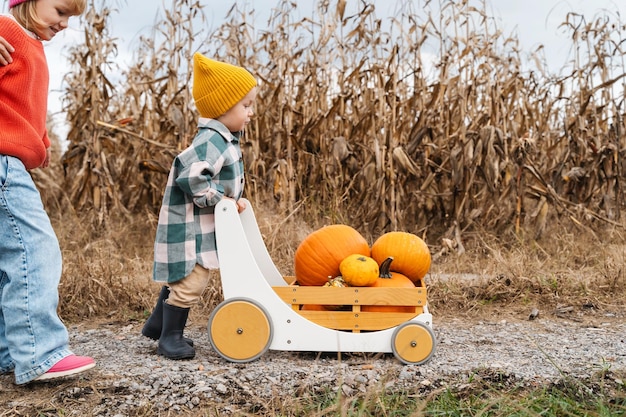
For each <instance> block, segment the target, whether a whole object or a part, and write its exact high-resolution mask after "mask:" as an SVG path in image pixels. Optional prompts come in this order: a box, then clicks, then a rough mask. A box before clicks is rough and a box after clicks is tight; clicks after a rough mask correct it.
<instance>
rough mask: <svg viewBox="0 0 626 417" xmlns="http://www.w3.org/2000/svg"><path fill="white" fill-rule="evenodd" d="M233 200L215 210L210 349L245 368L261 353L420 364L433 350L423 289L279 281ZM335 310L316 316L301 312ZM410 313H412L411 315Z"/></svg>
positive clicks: (252, 225) (248, 215)
mask: <svg viewBox="0 0 626 417" xmlns="http://www.w3.org/2000/svg"><path fill="white" fill-rule="evenodd" d="M246 204H247V208H246V210H244V211H243V212H242V213H238V212H237V207H236V205H235V203H234V202H233V201H230V200H223V201H221V202H220V203H219V204H218V205H217V207H216V211H215V227H216V235H217V247H218V256H219V260H220V274H221V281H222V288H223V295H224V301H223V302H221V303H220V304H219V305H218V306H217V307H216V308H215V309H214V310H213V311H212V313H211V315H210V317H209V322H208V335H209V341H210V343H211V346H212V347H213V348H214V349H215V351H216V352H217V353H218V354H219V355H220V356H222V357H223V358H224V359H226V360H228V361H231V362H240V363H244V362H250V361H253V360H255V359H257V358H259V357H260V356H261V355H263V354H264V353H265V352H266V351H267V350H269V349H271V350H278V351H309V352H353V353H354V352H382V353H391V352H393V354H394V355H395V357H396V358H397V359H398V360H399V361H401V362H402V363H405V364H416V365H419V364H423V363H425V362H427V361H428V360H429V359H430V358H431V357H432V355H433V354H434V351H435V346H436V340H435V335H434V333H433V331H432V315H431V314H430V313H429V312H428V305H427V297H426V287H425V285H424V284H423V282H422V283H421V284H418V285H416V288H372V287H342V288H338V287H307V286H298V285H295V284H294V282H295V277H289V276H285V277H284V276H283V275H281V273H280V272H279V271H278V269H277V268H276V266H275V264H274V262H273V261H272V259H271V258H270V255H269V253H268V251H267V247H266V246H265V243H264V241H263V237H262V235H261V232H260V230H259V226H258V224H257V221H256V217H255V215H254V211H253V208H252V205H251V204H250V202H249V201H246ZM311 305H324V306H336V308H337V309H332V310H328V309H321V311H315V310H307V309H306V308H305V309H303V306H311ZM367 305H377V306H405V307H406V306H410V307H411V312H410V313H409V312H403V313H400V312H364V311H361V307H362V306H367ZM413 308H414V311H413Z"/></svg>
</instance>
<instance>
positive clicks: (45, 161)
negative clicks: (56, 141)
mask: <svg viewBox="0 0 626 417" xmlns="http://www.w3.org/2000/svg"><path fill="white" fill-rule="evenodd" d="M49 165H50V148H48V149H46V159H44V160H43V163H42V164H41V168H48V166H49Z"/></svg>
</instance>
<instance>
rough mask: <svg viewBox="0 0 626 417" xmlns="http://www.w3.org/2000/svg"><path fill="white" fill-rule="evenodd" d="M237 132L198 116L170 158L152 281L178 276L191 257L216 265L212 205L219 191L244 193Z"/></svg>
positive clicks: (189, 264)
mask: <svg viewBox="0 0 626 417" xmlns="http://www.w3.org/2000/svg"><path fill="white" fill-rule="evenodd" d="M240 136H241V132H239V133H234V134H233V133H231V132H229V131H228V129H227V128H226V126H224V125H223V124H222V123H220V122H218V121H217V120H214V119H205V118H201V119H200V121H199V123H198V133H197V134H196V137H195V138H194V140H193V143H192V144H191V146H189V148H187V149H185V150H184V151H183V152H182V153H180V154H179V155H178V156H177V157H176V158H175V159H174V162H173V163H172V168H171V169H170V173H169V176H168V179H167V185H166V188H165V193H164V195H163V203H162V205H161V211H160V213H159V223H158V226H157V232H156V239H155V244H154V275H153V278H154V280H155V281H166V282H170V283H171V282H176V281H179V280H181V279H183V278H185V277H186V276H187V275H189V274H190V273H191V271H192V269H193V268H194V266H195V265H196V263H198V264H200V265H201V266H203V267H205V268H208V269H217V268H219V261H218V259H217V246H216V242H215V216H214V210H215V205H216V204H217V203H218V202H219V201H220V200H221V199H222V197H224V196H227V197H232V198H234V199H239V198H240V197H241V195H242V193H243V187H244V173H243V159H242V154H241V147H240V145H239V138H240Z"/></svg>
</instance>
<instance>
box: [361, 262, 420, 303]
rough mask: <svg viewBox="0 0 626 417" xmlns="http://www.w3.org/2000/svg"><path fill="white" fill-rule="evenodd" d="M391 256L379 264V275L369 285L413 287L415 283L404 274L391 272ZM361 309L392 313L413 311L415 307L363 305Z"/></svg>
mask: <svg viewBox="0 0 626 417" xmlns="http://www.w3.org/2000/svg"><path fill="white" fill-rule="evenodd" d="M392 261H393V258H392V257H389V258H387V259H385V260H384V261H383V262H382V264H381V265H380V276H379V277H378V278H377V279H376V281H375V282H374V284H373V285H371V287H398V288H415V284H413V281H411V280H410V279H409V278H407V277H406V276H404V275H402V274H400V273H398V272H391V271H390V270H389V269H390V264H391V263H392ZM361 311H370V312H371V311H374V312H392V313H413V312H415V307H411V306H406V307H404V306H376V305H371V306H363V307H361Z"/></svg>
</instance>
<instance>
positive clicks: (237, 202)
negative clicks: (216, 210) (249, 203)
mask: <svg viewBox="0 0 626 417" xmlns="http://www.w3.org/2000/svg"><path fill="white" fill-rule="evenodd" d="M224 198H226V199H228V200H232V201H234V202H235V205H236V206H237V213H241V212H242V211H244V210H245V209H246V203H245V202H244V201H243V200H235V199H234V198H230V197H224Z"/></svg>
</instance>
